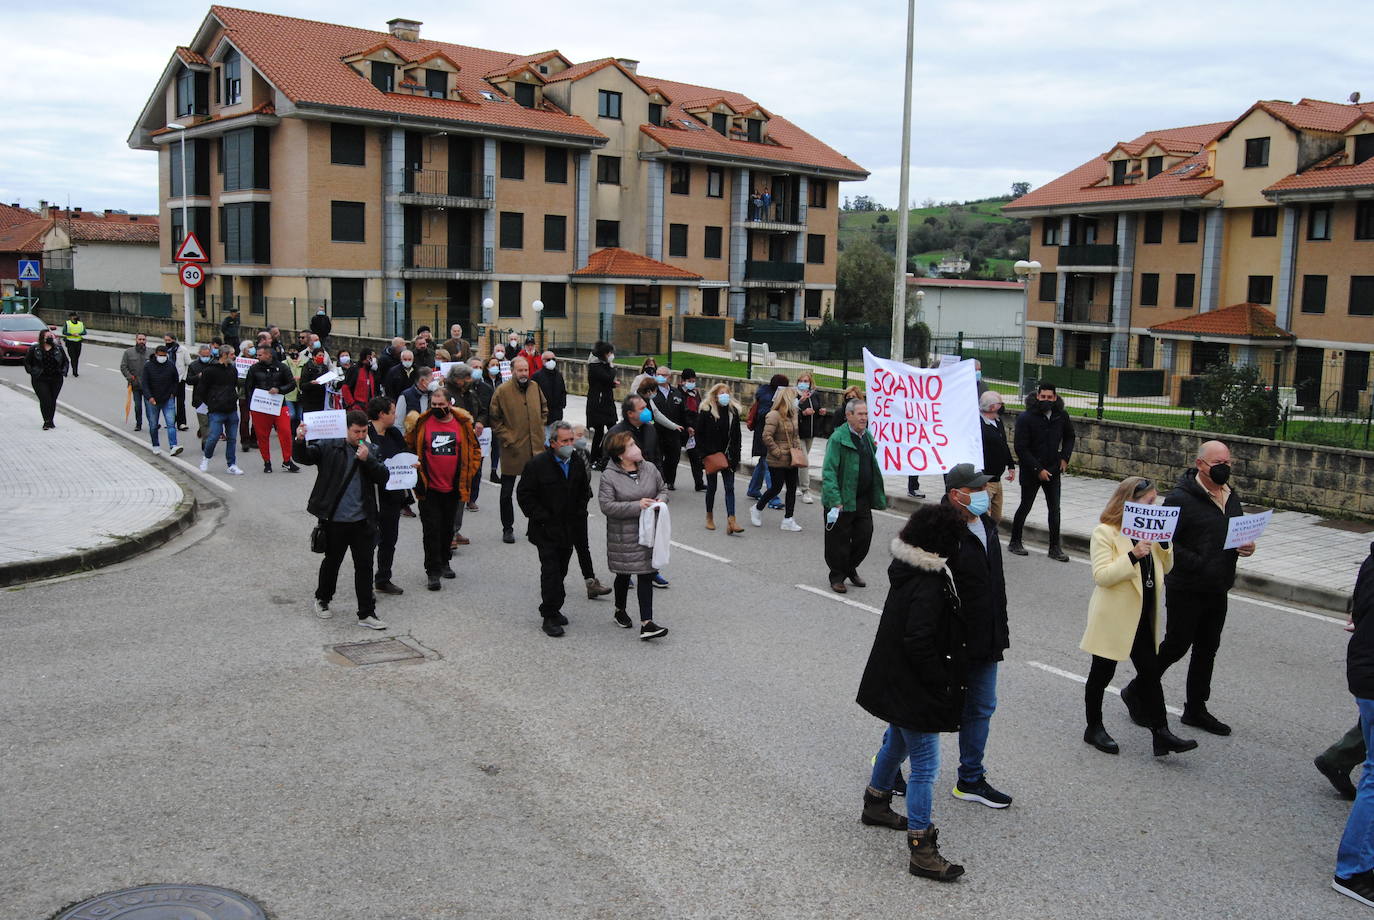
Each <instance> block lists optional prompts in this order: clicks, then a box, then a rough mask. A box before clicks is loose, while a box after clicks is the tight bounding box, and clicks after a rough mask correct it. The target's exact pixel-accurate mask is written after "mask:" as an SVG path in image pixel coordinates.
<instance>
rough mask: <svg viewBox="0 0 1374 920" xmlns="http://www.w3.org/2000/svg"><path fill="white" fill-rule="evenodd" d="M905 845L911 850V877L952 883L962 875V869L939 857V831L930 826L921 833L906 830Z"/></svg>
mask: <svg viewBox="0 0 1374 920" xmlns="http://www.w3.org/2000/svg"><path fill="white" fill-rule="evenodd" d="M906 844H907V847H908V848H909V849H910V850H911V864H910V865H909V866H908V867H907V868H908V870H909V871H910V872H911V874H912V875H920V876H923V877H925V878H933V879H935V881H937V882H952V881H954V880H955V879H956V878H958V877H959V876H961V875H963V874H964V867H963V866H958V865H955V864H954V863H952V862H950V861H949V860H948V859H945V858H944V857H943V856H941V855H940V831H939V829H938V828H936V827H935V825H933V824H932V825H931V826H930V827H928V828H926V829H925V830H923V831H913V830H908V831H907V832H906Z"/></svg>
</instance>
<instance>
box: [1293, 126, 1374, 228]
mask: <svg viewBox="0 0 1374 920" xmlns="http://www.w3.org/2000/svg"><path fill="white" fill-rule="evenodd" d="M1371 136H1374V135H1371ZM1307 238H1308V239H1309V240H1329V239H1331V205H1329V204H1314V205H1312V206H1311V207H1309V208H1308V209H1307Z"/></svg>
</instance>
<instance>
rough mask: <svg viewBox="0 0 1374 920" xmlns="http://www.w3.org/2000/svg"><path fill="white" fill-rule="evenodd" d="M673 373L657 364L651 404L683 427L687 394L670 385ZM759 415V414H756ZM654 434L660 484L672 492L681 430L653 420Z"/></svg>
mask: <svg viewBox="0 0 1374 920" xmlns="http://www.w3.org/2000/svg"><path fill="white" fill-rule="evenodd" d="M672 380H673V372H672V370H671V369H670V368H668V367H660V368H659V369H658V371H657V373H656V374H655V375H654V382H655V383H657V384H658V386H657V388H656V389H655V390H654V395H653V400H654V405H655V406H657V407H658V411H659V412H660V413H661V414H662V415H663V416H664V417H665V418H667V419H668V420H669V421H670V422H672V423H673V424H675V425H681V426H682V428H683V429H686V427H687V394H686V393H684V392H682V389H681V388H680V387H676V386H673V385H672ZM759 418H763V416H759ZM654 430H655V433H656V434H657V435H658V449H659V455H660V462H659V463H658V469H659V472H661V473H662V474H663V483H664V485H666V486H667V487H668V489H669V491H672V490H673V489H676V488H677V463H678V460H679V459H680V458H681V456H682V445H683V443H685V442H684V440H683V431H680V430H678V429H677V428H668V427H666V426H664V425H659V424H657V423H655V425H654Z"/></svg>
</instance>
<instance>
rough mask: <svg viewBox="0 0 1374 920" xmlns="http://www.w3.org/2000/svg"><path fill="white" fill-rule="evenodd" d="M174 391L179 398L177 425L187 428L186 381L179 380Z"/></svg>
mask: <svg viewBox="0 0 1374 920" xmlns="http://www.w3.org/2000/svg"><path fill="white" fill-rule="evenodd" d="M172 393H173V394H174V395H175V396H176V398H177V427H178V428H185V427H187V425H186V381H184V380H178V381H177V385H176V387H175V388H174V389H173V390H172Z"/></svg>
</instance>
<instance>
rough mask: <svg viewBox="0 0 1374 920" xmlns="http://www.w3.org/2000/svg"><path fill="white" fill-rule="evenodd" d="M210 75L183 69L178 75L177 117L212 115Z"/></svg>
mask: <svg viewBox="0 0 1374 920" xmlns="http://www.w3.org/2000/svg"><path fill="white" fill-rule="evenodd" d="M209 77H210V75H209V74H206V73H197V72H196V71H194V70H191V69H190V68H189V67H183V68H182V70H181V73H180V74H178V75H177V106H176V109H177V116H178V117H180V116H182V115H208V114H210V98H209V97H210V79H209Z"/></svg>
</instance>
